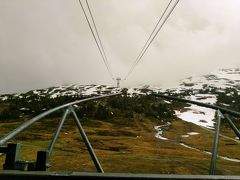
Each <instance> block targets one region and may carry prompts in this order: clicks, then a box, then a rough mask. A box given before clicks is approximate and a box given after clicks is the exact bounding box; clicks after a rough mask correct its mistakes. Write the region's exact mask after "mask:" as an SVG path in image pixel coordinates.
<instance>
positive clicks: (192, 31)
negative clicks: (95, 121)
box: [0, 0, 240, 93]
mask: <svg viewBox="0 0 240 180" xmlns="http://www.w3.org/2000/svg"><path fill="white" fill-rule="evenodd" d="M83 2H84V1H83ZM168 2H169V1H167V0H161V1H160V0H141V1H139V0H101V1H99V0H89V4H90V6H91V8H92V12H93V15H94V18H95V21H96V24H97V27H98V30H99V33H100V36H101V39H102V43H103V46H104V47H105V50H106V54H107V56H108V60H109V64H110V67H111V69H112V71H113V74H114V76H115V77H117V76H120V77H124V76H125V75H126V73H127V72H128V71H129V68H130V67H131V65H132V63H133V61H134V60H135V59H136V57H137V55H138V53H139V52H140V50H141V48H142V47H143V45H144V43H145V41H146V40H147V38H148V36H149V35H150V33H151V31H152V29H153V28H154V25H155V24H156V22H157V20H158V18H159V17H160V16H161V14H162V12H163V10H164V8H165V7H166V5H167V4H168ZM239 6H240V1H238V0H211V1H208V0H201V1H195V0H182V1H180V2H179V4H178V5H177V7H176V9H175V10H174V12H173V14H172V15H171V16H170V18H169V19H168V21H167V22H166V24H165V25H164V26H163V29H162V30H161V31H160V33H159V34H158V36H157V37H156V39H155V40H154V42H153V44H152V45H151V46H150V48H149V49H148V51H147V52H146V54H145V55H144V57H143V59H142V60H141V62H140V63H139V65H138V66H137V67H136V69H135V70H134V72H133V73H132V74H131V76H129V78H128V79H127V80H126V81H123V82H122V85H123V86H126V87H130V86H138V85H143V84H148V85H154V86H167V85H172V84H175V83H176V82H177V81H178V80H179V79H183V78H185V77H188V76H194V75H200V74H207V73H211V72H213V71H216V70H217V69H219V68H233V67H240V53H239V50H238V49H239V46H240V36H239V31H240V12H239ZM64 84H107V85H110V86H111V85H115V83H114V82H113V81H112V80H111V78H109V75H108V72H107V70H106V67H105V66H104V63H103V61H102V59H101V56H100V53H99V52H98V50H97V47H96V44H95V43H94V40H93V37H92V35H91V33H90V30H89V27H88V25H87V23H86V20H85V18H84V15H83V12H82V10H81V7H80V5H79V3H78V0H51V1H49V0H21V1H19V0H1V1H0V93H12V92H24V91H28V90H30V89H36V88H45V87H49V86H57V85H64Z"/></svg>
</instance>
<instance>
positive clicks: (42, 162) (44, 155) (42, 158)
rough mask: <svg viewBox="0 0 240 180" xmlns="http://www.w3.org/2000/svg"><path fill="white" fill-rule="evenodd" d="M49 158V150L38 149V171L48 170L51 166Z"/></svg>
mask: <svg viewBox="0 0 240 180" xmlns="http://www.w3.org/2000/svg"><path fill="white" fill-rule="evenodd" d="M48 160H49V152H48V151H38V152H37V162H36V169H35V170H36V171H46V170H47V169H48V168H49V165H48Z"/></svg>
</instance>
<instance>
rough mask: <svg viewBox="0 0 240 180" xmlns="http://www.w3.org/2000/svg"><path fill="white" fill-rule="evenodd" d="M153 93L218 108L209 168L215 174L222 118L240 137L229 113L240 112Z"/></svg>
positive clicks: (170, 97) (239, 113) (236, 114)
mask: <svg viewBox="0 0 240 180" xmlns="http://www.w3.org/2000/svg"><path fill="white" fill-rule="evenodd" d="M152 95H153V96H157V97H161V98H165V99H169V100H175V101H179V102H185V103H190V104H195V105H198V106H201V107H205V108H211V109H215V110H217V119H216V126H215V133H214V142H213V148H212V157H211V164H210V169H209V175H215V171H216V160H217V151H218V141H219V132H220V125H221V120H222V119H226V120H227V122H228V124H229V125H230V127H231V128H232V130H233V131H234V133H235V134H236V136H237V137H238V138H239V139H240V131H239V129H238V128H237V127H236V125H235V124H234V123H233V121H232V120H231V119H230V117H229V115H232V116H235V117H240V112H237V111H233V110H230V109H227V108H223V107H220V106H216V105H212V104H206V103H201V102H197V101H192V100H187V99H182V98H178V97H173V96H167V95H162V94H152Z"/></svg>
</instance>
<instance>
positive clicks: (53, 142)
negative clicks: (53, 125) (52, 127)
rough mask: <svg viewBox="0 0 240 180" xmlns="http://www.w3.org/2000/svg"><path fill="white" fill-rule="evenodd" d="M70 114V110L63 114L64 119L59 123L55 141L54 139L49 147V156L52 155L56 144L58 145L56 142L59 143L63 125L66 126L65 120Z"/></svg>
mask: <svg viewBox="0 0 240 180" xmlns="http://www.w3.org/2000/svg"><path fill="white" fill-rule="evenodd" d="M69 112H70V110H69V108H68V109H66V111H65V112H64V113H63V116H62V119H61V120H60V121H59V125H58V128H57V131H56V133H55V135H54V137H53V139H52V142H51V144H50V145H49V147H48V152H49V155H51V153H52V151H53V147H54V145H55V143H56V141H57V138H58V136H59V133H60V131H61V129H62V127H63V124H64V122H65V119H66V117H67V115H68V114H69Z"/></svg>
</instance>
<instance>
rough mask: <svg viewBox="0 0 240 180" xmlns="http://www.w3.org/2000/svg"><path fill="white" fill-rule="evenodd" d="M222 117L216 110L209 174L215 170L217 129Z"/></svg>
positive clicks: (213, 173) (212, 173)
mask: <svg viewBox="0 0 240 180" xmlns="http://www.w3.org/2000/svg"><path fill="white" fill-rule="evenodd" d="M222 118H224V116H223V115H222V113H221V111H220V110H218V111H217V124H216V126H215V134H214V143H213V149H212V158H211V165H210V171H209V175H215V170H216V160H217V151H218V140H219V131H220V125H221V119H222Z"/></svg>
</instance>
